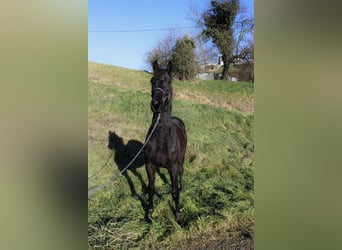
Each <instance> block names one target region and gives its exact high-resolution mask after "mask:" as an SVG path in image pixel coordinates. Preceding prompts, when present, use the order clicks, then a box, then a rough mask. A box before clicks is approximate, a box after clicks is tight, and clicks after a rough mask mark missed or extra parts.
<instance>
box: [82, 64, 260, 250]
mask: <svg viewBox="0 0 342 250" xmlns="http://www.w3.org/2000/svg"><path fill="white" fill-rule="evenodd" d="M150 78H151V75H150V74H148V73H145V72H142V71H134V70H129V69H123V68H118V67H112V66H108V65H102V64H95V63H89V83H88V88H89V89H88V104H89V105H88V149H89V153H88V168H89V176H90V175H92V173H95V172H96V171H97V170H98V169H99V168H100V167H101V166H102V165H103V164H104V163H105V161H106V160H107V158H108V156H109V154H110V151H109V149H108V148H107V143H108V131H109V130H111V131H115V132H116V133H117V134H118V135H119V136H120V137H122V138H123V140H124V143H127V142H128V141H129V140H133V139H134V140H138V141H140V142H141V143H143V142H144V140H145V136H146V132H147V130H148V128H149V126H150V122H151V117H152V113H151V111H150V107H149V103H150V83H149V80H150ZM253 92H254V89H253V84H250V83H228V82H224V81H203V82H202V81H198V82H196V83H186V82H185V83H183V82H176V81H175V82H174V94H175V98H174V104H173V113H174V115H176V116H178V117H180V118H182V119H183V121H184V122H185V125H186V129H187V136H188V147H187V152H186V159H185V163H184V186H185V190H184V192H181V194H180V204H181V212H182V217H183V220H184V225H183V226H182V227H181V226H180V225H178V224H177V223H176V222H175V219H174V214H173V208H174V203H173V201H172V197H171V194H170V180H169V176H168V173H167V171H166V169H161V174H162V175H164V176H165V177H166V182H165V178H161V176H159V175H158V174H157V175H156V190H157V193H158V195H155V211H154V213H153V222H152V223H151V224H149V223H147V222H145V220H144V214H145V212H144V209H143V206H144V205H145V203H146V201H147V197H146V194H145V193H144V191H145V189H144V186H143V183H142V182H141V181H140V179H139V178H138V177H136V176H134V175H133V174H132V173H131V172H128V175H129V176H130V178H131V180H132V182H133V184H134V188H135V190H136V192H137V194H138V197H132V195H131V189H130V186H129V184H128V183H127V180H126V178H125V177H123V176H122V175H119V177H118V178H117V179H116V180H115V181H114V182H112V183H111V184H110V185H109V186H108V187H107V188H105V189H103V190H101V191H100V192H98V193H96V194H95V195H94V196H92V197H91V198H90V199H89V203H88V206H89V212H88V240H89V243H88V246H89V249H201V247H202V248H220V247H221V248H230V247H233V246H234V247H236V246H238V245H239V244H240V245H241V244H242V245H243V244H244V246H250V245H251V244H252V240H250V239H249V237H250V235H253V228H254V140H253V127H254V115H253V113H252V112H251V111H253V110H254V108H253ZM228 102H231V103H232V104H231V105H225V103H228ZM236 102H239V105H236ZM137 171H138V173H140V174H141V176H142V181H143V182H144V183H145V184H147V177H146V173H145V169H144V166H142V167H140V168H138V170H137ZM117 173H118V168H117V166H116V163H115V161H114V159H113V158H112V159H111V160H110V161H109V163H108V165H107V166H106V167H105V168H104V169H103V170H102V171H101V172H99V174H98V175H96V176H95V177H93V178H91V179H89V182H88V187H89V188H90V187H94V186H97V185H100V184H101V183H103V182H105V181H106V180H108V179H109V178H110V177H111V176H112V175H113V174H117ZM228 238H229V240H227V239H228Z"/></svg>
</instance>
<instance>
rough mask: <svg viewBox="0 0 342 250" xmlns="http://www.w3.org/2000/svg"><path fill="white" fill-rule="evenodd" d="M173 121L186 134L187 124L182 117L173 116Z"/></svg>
mask: <svg viewBox="0 0 342 250" xmlns="http://www.w3.org/2000/svg"><path fill="white" fill-rule="evenodd" d="M172 123H173V124H174V125H176V126H177V127H178V128H179V129H180V130H182V132H183V133H184V135H186V132H185V124H184V122H183V121H182V120H181V119H180V118H178V117H176V116H172Z"/></svg>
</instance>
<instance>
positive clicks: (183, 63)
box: [171, 35, 197, 80]
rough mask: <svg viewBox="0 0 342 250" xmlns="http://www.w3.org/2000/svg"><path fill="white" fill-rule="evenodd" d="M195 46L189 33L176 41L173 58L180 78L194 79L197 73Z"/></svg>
mask: <svg viewBox="0 0 342 250" xmlns="http://www.w3.org/2000/svg"><path fill="white" fill-rule="evenodd" d="M195 47H196V46H195V42H194V40H193V39H192V38H190V37H188V36H187V35H186V36H184V37H182V38H179V39H178V40H177V41H176V44H175V46H174V48H173V54H172V57H171V60H172V62H173V65H174V73H175V75H176V76H177V77H178V79H179V80H192V79H193V78H194V77H195V75H196V68H197V63H196V56H195Z"/></svg>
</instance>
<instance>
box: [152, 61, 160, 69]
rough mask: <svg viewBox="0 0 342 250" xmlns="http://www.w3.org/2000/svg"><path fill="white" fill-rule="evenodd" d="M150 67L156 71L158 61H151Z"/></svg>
mask: <svg viewBox="0 0 342 250" xmlns="http://www.w3.org/2000/svg"><path fill="white" fill-rule="evenodd" d="M152 68H153V71H154V72H156V71H158V70H159V65H158V61H157V60H155V61H154V62H153V63H152Z"/></svg>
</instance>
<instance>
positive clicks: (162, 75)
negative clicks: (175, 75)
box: [151, 61, 172, 113]
mask: <svg viewBox="0 0 342 250" xmlns="http://www.w3.org/2000/svg"><path fill="white" fill-rule="evenodd" d="M152 66H153V77H152V78H151V94H152V101H151V109H152V111H153V112H154V113H162V112H166V111H167V110H168V109H169V108H170V105H171V98H172V86H171V80H172V77H171V71H172V63H171V62H169V63H168V65H167V67H166V69H161V68H159V65H158V62H157V61H154V62H153V63H152Z"/></svg>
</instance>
